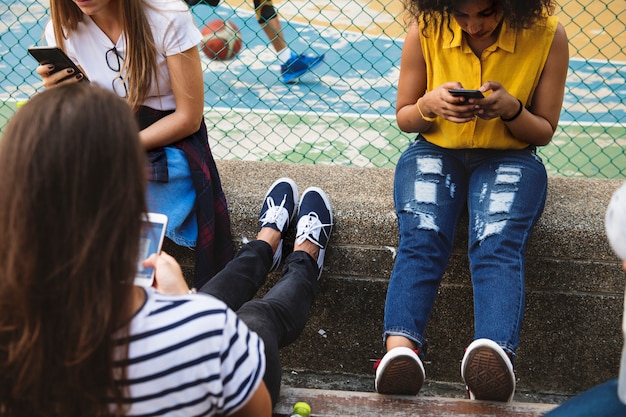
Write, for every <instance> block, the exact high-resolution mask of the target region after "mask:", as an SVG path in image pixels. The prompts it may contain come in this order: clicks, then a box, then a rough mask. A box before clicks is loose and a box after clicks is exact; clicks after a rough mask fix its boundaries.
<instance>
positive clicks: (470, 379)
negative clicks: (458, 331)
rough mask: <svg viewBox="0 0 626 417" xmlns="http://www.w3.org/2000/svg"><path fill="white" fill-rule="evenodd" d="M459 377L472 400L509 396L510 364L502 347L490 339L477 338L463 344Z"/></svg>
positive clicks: (511, 392) (511, 391)
mask: <svg viewBox="0 0 626 417" xmlns="http://www.w3.org/2000/svg"><path fill="white" fill-rule="evenodd" d="M461 377H463V380H464V381H465V385H466V386H467V392H468V394H469V398H470V399H472V400H488V401H503V402H510V401H512V400H513V395H514V394H515V373H514V372H513V364H512V363H511V359H510V358H509V355H507V354H506V352H505V351H504V349H502V348H501V347H500V346H499V345H498V344H497V343H496V342H494V341H492V340H489V339H477V340H474V341H473V342H472V343H471V344H470V345H469V346H468V347H467V349H466V350H465V355H464V356H463V361H462V362H461Z"/></svg>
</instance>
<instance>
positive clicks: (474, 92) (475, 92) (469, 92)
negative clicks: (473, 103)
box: [448, 89, 485, 98]
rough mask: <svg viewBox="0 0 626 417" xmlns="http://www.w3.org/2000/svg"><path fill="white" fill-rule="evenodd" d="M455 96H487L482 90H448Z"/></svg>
mask: <svg viewBox="0 0 626 417" xmlns="http://www.w3.org/2000/svg"><path fill="white" fill-rule="evenodd" d="M448 91H449V92H450V94H452V95H453V96H455V97H465V98H484V97H485V96H484V95H483V93H482V92H481V91H480V90H454V89H453V90H448Z"/></svg>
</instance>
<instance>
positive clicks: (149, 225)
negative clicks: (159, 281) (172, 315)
mask: <svg viewBox="0 0 626 417" xmlns="http://www.w3.org/2000/svg"><path fill="white" fill-rule="evenodd" d="M166 227H167V216H166V215H165V214H161V213H146V215H145V217H144V218H143V220H142V224H141V235H140V237H139V259H138V260H137V275H136V276H135V285H141V286H143V287H151V286H152V283H153V282H154V268H152V267H144V266H143V261H144V260H146V259H147V258H148V257H149V256H150V255H152V254H153V253H160V252H161V247H162V246H163V239H164V238H165V228H166Z"/></svg>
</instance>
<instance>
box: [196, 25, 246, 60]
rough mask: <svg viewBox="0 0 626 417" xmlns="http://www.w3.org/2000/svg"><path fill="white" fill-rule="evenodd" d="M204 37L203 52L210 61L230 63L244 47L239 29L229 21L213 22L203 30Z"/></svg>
mask: <svg viewBox="0 0 626 417" xmlns="http://www.w3.org/2000/svg"><path fill="white" fill-rule="evenodd" d="M202 35H203V38H202V52H204V54H205V55H206V56H207V57H209V58H210V59H216V60H219V61H228V60H229V59H233V58H234V57H235V56H236V55H237V54H238V53H239V51H241V47H242V46H243V40H242V38H241V32H239V28H238V27H237V26H235V24H234V23H233V22H231V21H228V20H226V21H225V20H220V19H214V20H211V21H210V22H209V23H207V24H206V25H205V26H204V27H203V28H202Z"/></svg>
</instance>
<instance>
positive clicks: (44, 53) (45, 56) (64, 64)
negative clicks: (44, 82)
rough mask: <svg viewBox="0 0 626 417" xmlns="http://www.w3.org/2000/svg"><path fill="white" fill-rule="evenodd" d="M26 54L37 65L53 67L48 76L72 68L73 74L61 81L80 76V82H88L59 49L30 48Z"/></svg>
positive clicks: (46, 47) (51, 47)
mask: <svg viewBox="0 0 626 417" xmlns="http://www.w3.org/2000/svg"><path fill="white" fill-rule="evenodd" d="M28 53H29V54H30V55H31V56H32V57H33V58H35V59H36V60H37V62H39V65H54V69H53V70H52V72H51V73H50V74H55V73H57V72H59V71H63V70H66V69H68V68H72V69H73V70H74V72H73V73H72V74H69V75H68V76H67V77H64V78H63V79H62V80H61V81H65V80H67V79H69V78H72V77H76V76H77V75H78V74H82V76H83V77H82V78H81V79H80V81H81V82H82V81H86V82H89V79H88V78H87V76H86V75H85V74H84V73H83V72H82V71H81V70H80V68H78V66H77V65H76V64H75V63H74V61H72V60H71V59H70V57H68V56H67V55H66V54H65V52H63V50H62V49H61V48H58V47H56V46H31V47H30V48H28Z"/></svg>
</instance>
